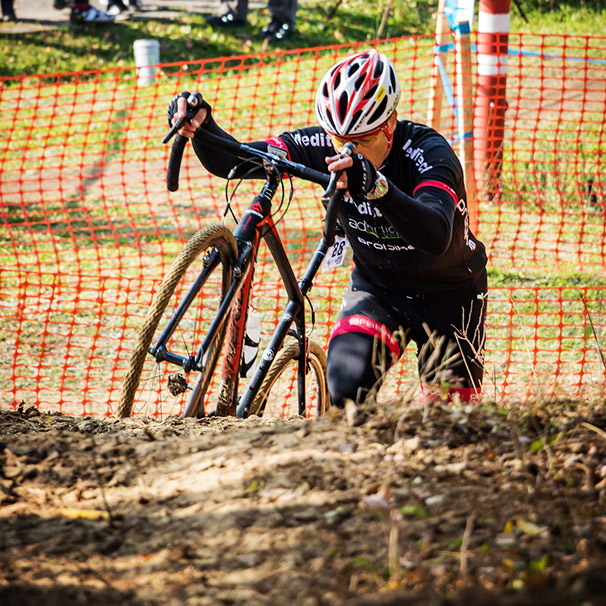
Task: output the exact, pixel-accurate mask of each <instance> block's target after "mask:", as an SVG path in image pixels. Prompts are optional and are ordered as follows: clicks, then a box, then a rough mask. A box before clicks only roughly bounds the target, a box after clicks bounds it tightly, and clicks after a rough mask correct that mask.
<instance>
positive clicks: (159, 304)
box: [118, 225, 238, 418]
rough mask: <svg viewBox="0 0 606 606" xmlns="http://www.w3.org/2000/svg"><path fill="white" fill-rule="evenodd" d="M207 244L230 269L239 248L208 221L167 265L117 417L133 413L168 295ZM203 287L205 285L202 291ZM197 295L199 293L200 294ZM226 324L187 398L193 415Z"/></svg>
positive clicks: (228, 234) (133, 358)
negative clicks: (143, 371)
mask: <svg viewBox="0 0 606 606" xmlns="http://www.w3.org/2000/svg"><path fill="white" fill-rule="evenodd" d="M209 248H216V249H217V250H218V252H219V256H220V263H219V266H220V267H223V270H224V271H225V269H226V266H227V268H229V269H231V266H232V263H233V260H234V259H235V258H236V256H237V252H238V250H237V244H236V241H235V238H234V236H233V234H232V233H231V231H230V230H229V229H227V228H226V227H224V226H222V225H211V226H209V227H207V228H205V229H203V230H201V231H199V232H197V233H196V234H195V235H194V236H193V237H192V238H191V239H190V240H189V241H188V242H187V243H186V244H185V246H184V247H183V249H182V250H181V252H180V253H179V254H178V256H177V258H176V259H175V261H174V262H173V264H172V265H171V266H170V268H169V270H168V272H167V274H166V276H165V277H164V279H163V281H162V284H161V285H160V288H159V290H158V292H157V293H156V295H155V296H154V299H153V301H152V304H151V306H150V308H149V310H148V312H147V315H146V318H145V321H144V322H143V326H142V328H141V331H140V332H139V336H138V339H137V343H136V344H135V348H134V349H133V352H132V354H131V357H130V362H129V368H128V371H127V373H126V376H125V378H124V383H123V386H122V391H121V394H120V402H119V405H118V416H119V417H121V418H123V417H128V416H130V415H131V413H132V409H133V403H134V401H135V395H136V393H137V389H138V387H139V382H140V379H141V372H142V370H143V365H144V363H145V360H146V358H147V356H148V352H149V347H150V345H151V342H152V339H153V337H154V334H155V332H156V330H157V328H158V324H159V322H160V320H161V319H162V316H163V314H164V312H165V310H166V307H167V306H168V304H169V302H170V300H171V297H172V296H173V293H174V291H175V289H176V288H177V285H178V284H179V282H180V281H181V280H182V279H183V277H184V275H185V273H186V271H187V269H188V268H189V266H190V265H191V264H192V263H193V262H194V261H195V260H196V259H197V258H198V256H199V255H200V254H201V253H203V252H204V251H206V250H207V249H209ZM224 275H225V274H224ZM230 275H231V273H230ZM228 287H229V285H228V284H227V285H226V284H225V280H223V283H222V289H223V292H222V294H221V297H223V296H224V295H225V292H226V291H227V288H228ZM203 291H204V289H203V290H202V292H203ZM198 296H200V294H199V295H198ZM226 325H227V322H224V323H223V325H222V329H221V330H220V331H219V334H218V335H217V338H216V339H215V341H214V343H213V347H212V349H213V351H212V352H211V354H210V357H208V356H207V363H206V365H205V366H206V367H205V369H204V373H201V375H200V376H199V378H198V381H197V383H196V386H195V388H194V390H193V391H194V393H193V397H194V398H197V402H193V403H192V402H191V401H190V404H189V405H188V410H189V413H188V414H190V415H192V416H193V415H196V414H197V412H198V408H199V404H200V401H201V399H202V398H203V396H204V392H205V390H206V388H207V387H208V383H209V382H210V378H211V377H212V374H213V371H214V366H215V365H216V362H217V359H218V356H219V353H220V350H221V346H222V344H223V340H224V338H225V330H226ZM202 375H204V376H202ZM190 400H191V398H190ZM192 404H193V405H192Z"/></svg>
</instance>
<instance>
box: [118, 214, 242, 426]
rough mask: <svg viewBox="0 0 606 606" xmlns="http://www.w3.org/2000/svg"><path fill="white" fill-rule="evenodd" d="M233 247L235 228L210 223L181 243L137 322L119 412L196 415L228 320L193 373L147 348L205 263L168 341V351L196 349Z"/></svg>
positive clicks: (221, 294) (226, 276)
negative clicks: (199, 284) (157, 357)
mask: <svg viewBox="0 0 606 606" xmlns="http://www.w3.org/2000/svg"><path fill="white" fill-rule="evenodd" d="M237 252H238V251H237V245H236V241H235V238H234V236H233V234H232V233H231V232H230V231H229V229H227V228H226V227H223V226H221V225H211V226H209V227H207V228H205V229H203V230H202V231H199V232H198V233H196V234H195V235H194V236H193V237H192V238H191V239H190V240H189V241H188V242H187V243H186V244H185V246H184V247H183V250H181V252H180V253H179V255H178V256H177V258H176V259H175V261H174V262H173V264H172V265H171V266H170V268H169V270H168V272H167V274H166V276H165V278H164V280H163V281H162V284H161V285H160V288H159V289H158V292H157V293H156V295H155V296H154V299H153V301H152V304H151V306H150V308H149V310H148V312H147V316H146V318H145V321H144V322H143V326H142V327H141V331H140V333H139V338H138V339H137V342H136V344H135V347H134V349H133V352H132V354H131V357H130V363H129V367H128V370H127V373H126V376H125V378H124V383H123V386H122V392H121V394H120V403H119V405H118V416H119V417H127V416H130V415H131V414H133V413H139V414H147V415H154V416H157V415H160V414H185V415H186V416H197V415H198V414H199V413H200V412H201V409H203V404H204V396H205V394H206V391H207V389H208V387H209V385H210V382H211V379H212V376H213V373H214V370H215V367H216V365H217V360H218V357H219V354H220V352H221V347H222V345H223V341H224V338H225V329H226V325H227V322H226V321H225V322H223V324H222V325H221V326H220V328H219V330H218V331H217V333H216V336H215V338H214V340H213V342H212V343H211V344H210V346H209V347H208V348H207V350H206V351H205V352H204V357H203V360H202V370H201V372H200V373H189V374H190V375H192V374H193V375H194V376H193V377H191V378H190V377H189V376H186V374H187V373H185V372H184V371H183V369H182V368H181V367H180V366H176V365H173V364H169V363H168V362H157V361H156V360H155V359H153V358H152V357H151V356H150V355H149V354H148V352H149V349H150V345H151V344H152V340H153V339H154V336H156V338H157V336H158V335H159V332H160V331H161V330H162V329H164V327H165V326H166V324H167V323H168V321H169V320H170V318H171V317H172V316H173V314H174V313H175V310H176V309H177V307H178V305H179V303H180V302H181V301H182V300H183V298H184V297H185V295H186V293H188V292H189V290H190V288H191V287H192V285H193V284H195V283H196V282H197V280H198V278H199V276H200V272H201V270H202V268H203V267H205V266H206V267H207V269H206V276H207V278H206V281H205V283H204V285H203V286H202V287H198V288H196V292H197V294H196V296H195V297H194V298H193V300H192V302H191V304H190V306H189V307H188V309H187V310H185V311H184V312H183V314H182V317H181V319H180V320H179V322H178V325H177V328H176V329H175V331H174V332H173V334H172V336H171V338H170V339H169V341H168V342H167V347H168V348H169V349H170V351H172V352H174V353H176V354H178V355H180V356H181V357H183V358H188V357H189V356H192V355H194V354H195V353H196V351H197V350H198V348H199V347H200V344H201V341H202V339H203V338H204V336H205V335H206V332H207V331H208V328H209V327H210V325H211V322H212V321H213V320H214V318H215V316H216V313H217V310H218V308H219V306H220V304H221V302H222V301H223V299H224V298H225V295H226V293H227V292H228V289H229V286H230V284H231V281H232V267H233V261H234V259H235V258H236V256H237ZM196 375H197V376H196ZM192 381H193V382H194V385H193V386H192V385H191V382H192Z"/></svg>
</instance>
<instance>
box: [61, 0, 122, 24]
mask: <svg viewBox="0 0 606 606" xmlns="http://www.w3.org/2000/svg"><path fill="white" fill-rule="evenodd" d="M53 7H54V8H55V9H56V10H62V9H64V8H68V7H70V8H71V11H70V14H69V20H70V21H71V22H72V23H111V22H112V21H113V20H114V17H113V16H112V15H108V14H107V13H105V12H103V11H101V10H99V9H98V8H95V7H94V6H91V4H90V3H89V2H88V0H53Z"/></svg>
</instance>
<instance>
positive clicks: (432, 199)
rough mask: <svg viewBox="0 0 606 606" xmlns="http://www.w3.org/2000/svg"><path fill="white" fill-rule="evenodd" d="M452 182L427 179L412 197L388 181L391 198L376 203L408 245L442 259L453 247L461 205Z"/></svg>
mask: <svg viewBox="0 0 606 606" xmlns="http://www.w3.org/2000/svg"><path fill="white" fill-rule="evenodd" d="M448 181H451V180H450V179H445V178H444V177H443V176H437V175H430V176H427V177H426V178H422V179H420V180H419V182H418V184H417V185H416V187H415V189H414V190H413V194H412V196H409V195H408V194H406V193H404V192H403V191H401V190H400V189H398V188H397V187H396V186H395V185H394V184H393V183H391V182H390V181H389V180H388V183H389V189H388V191H387V194H386V195H385V196H384V197H382V198H378V199H377V200H375V201H374V203H375V205H376V206H377V208H378V209H379V210H380V211H381V213H382V214H383V215H384V216H385V218H386V219H387V220H388V221H389V222H390V223H391V224H392V225H393V227H394V228H395V230H396V231H397V232H398V235H400V237H401V238H403V239H404V240H406V242H408V243H409V244H411V245H412V246H414V247H415V248H416V249H418V250H420V251H422V252H426V253H430V254H433V255H441V254H443V253H444V252H446V250H448V247H449V246H450V241H451V239H452V230H453V224H454V213H455V208H456V204H457V194H456V192H455V191H454V189H453V187H452V186H451V185H449V184H448Z"/></svg>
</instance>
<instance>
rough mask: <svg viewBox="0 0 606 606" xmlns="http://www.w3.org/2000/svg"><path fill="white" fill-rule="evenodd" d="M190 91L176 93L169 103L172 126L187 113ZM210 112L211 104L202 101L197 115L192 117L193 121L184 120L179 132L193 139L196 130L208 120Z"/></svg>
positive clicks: (169, 121) (169, 116) (170, 123)
mask: <svg viewBox="0 0 606 606" xmlns="http://www.w3.org/2000/svg"><path fill="white" fill-rule="evenodd" d="M189 95H190V93H188V92H183V93H179V94H178V95H175V96H174V97H173V99H172V101H171V102H170V104H169V105H168V112H167V114H168V124H169V126H172V125H173V124H175V123H176V122H177V121H179V120H180V119H181V118H183V117H185V114H186V113H187V98H188V97H189ZM209 114H210V106H209V105H208V103H206V101H203V102H202V107H201V108H200V109H199V110H198V111H197V112H196V115H195V116H194V117H193V118H192V119H191V122H184V123H183V126H182V127H181V128H180V129H179V134H180V135H183V136H184V137H187V138H188V139H193V138H194V134H195V132H196V131H197V130H198V128H199V127H200V126H201V125H202V124H203V123H204V122H205V121H206V119H207V118H208V116H209Z"/></svg>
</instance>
